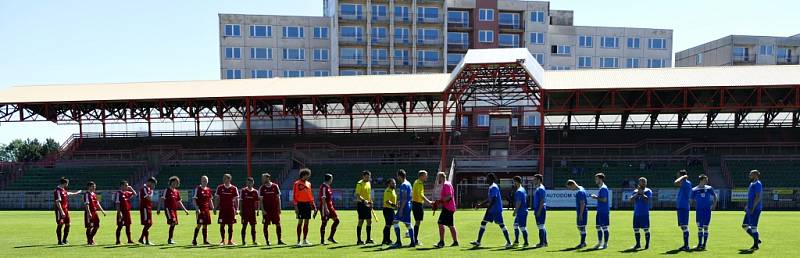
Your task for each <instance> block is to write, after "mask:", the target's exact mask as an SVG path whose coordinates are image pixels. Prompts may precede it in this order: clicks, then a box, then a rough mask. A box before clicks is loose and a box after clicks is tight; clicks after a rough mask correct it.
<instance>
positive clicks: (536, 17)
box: [531, 11, 544, 23]
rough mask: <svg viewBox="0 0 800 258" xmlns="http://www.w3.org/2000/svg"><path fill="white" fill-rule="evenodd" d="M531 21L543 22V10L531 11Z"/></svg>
mask: <svg viewBox="0 0 800 258" xmlns="http://www.w3.org/2000/svg"><path fill="white" fill-rule="evenodd" d="M531 22H534V23H544V12H542V11H533V12H531Z"/></svg>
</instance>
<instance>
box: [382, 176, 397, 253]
mask: <svg viewBox="0 0 800 258" xmlns="http://www.w3.org/2000/svg"><path fill="white" fill-rule="evenodd" d="M395 187H397V185H396V183H395V181H394V179H393V178H389V180H387V181H386V190H383V221H384V222H385V223H386V225H385V226H383V241H381V244H384V245H391V244H392V239H391V237H390V236H389V232H390V230H391V228H392V221H393V220H394V209H395V208H397V193H395V191H394V188H395Z"/></svg>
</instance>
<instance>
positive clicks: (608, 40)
mask: <svg viewBox="0 0 800 258" xmlns="http://www.w3.org/2000/svg"><path fill="white" fill-rule="evenodd" d="M600 47H601V48H619V38H617V37H602V38H600Z"/></svg>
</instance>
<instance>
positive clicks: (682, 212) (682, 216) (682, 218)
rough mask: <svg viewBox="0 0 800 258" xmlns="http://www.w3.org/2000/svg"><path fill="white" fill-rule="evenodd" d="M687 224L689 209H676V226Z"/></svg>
mask: <svg viewBox="0 0 800 258" xmlns="http://www.w3.org/2000/svg"><path fill="white" fill-rule="evenodd" d="M686 225H689V209H685V208H680V209H678V226H686Z"/></svg>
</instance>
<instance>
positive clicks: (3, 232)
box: [0, 210, 800, 258]
mask: <svg viewBox="0 0 800 258" xmlns="http://www.w3.org/2000/svg"><path fill="white" fill-rule="evenodd" d="M133 214H134V218H133V221H134V223H135V222H138V212H133ZM190 214H191V212H190ZM339 214H340V217H341V219H342V222H341V224H340V225H339V230H338V232H337V233H336V239H337V240H338V241H339V244H336V245H325V246H322V245H318V243H319V225H320V221H319V219H317V220H314V221H312V223H311V228H310V229H309V231H310V232H309V240H310V241H311V242H312V243H313V244H314V245H313V246H310V247H302V248H296V247H294V246H291V245H289V246H272V247H266V246H263V243H264V240H263V238H262V237H261V225H257V227H258V236H259V237H258V241H259V242H260V243H261V244H262V246H245V247H241V246H236V247H219V246H208V247H192V246H190V242H191V238H192V233H193V229H194V214H191V215H189V216H185V215H183V214H181V216H180V221H181V224H180V225H179V226H178V227H177V228H176V232H175V235H176V237H175V240H176V241H177V245H174V246H166V245H164V243H165V242H166V230H167V226H166V225H165V224H164V216H163V214H162V215H161V216H155V218H156V221H155V225H154V226H153V228H152V229H151V233H150V234H151V238H152V239H153V242H155V243H156V244H157V245H156V246H140V245H122V246H115V245H114V230H115V228H116V225H115V223H114V213H113V212H110V213H109V214H108V216H106V217H102V218H101V225H102V226H101V228H100V231H99V232H98V233H97V237H96V239H95V240H96V242H97V243H98V245H97V246H93V247H88V246H86V245H85V242H86V239H85V236H84V228H83V224H82V221H83V213H82V212H81V211H77V212H76V211H72V213H71V215H72V220H73V225H72V230H71V232H70V237H69V240H70V245H69V246H57V245H55V243H56V239H55V233H54V230H55V224H54V218H53V212H52V211H1V212H0V236H2V238H0V256H2V257H14V258H21V257H82V258H87V257H128V258H133V257H148V258H154V257H190V256H200V255H202V256H205V257H221V256H222V255H225V256H226V257H256V256H258V257H264V256H272V257H348V258H352V257H445V256H447V257H490V256H491V257H493V258H500V257H521V256H545V257H598V256H603V257H633V256H638V257H642V256H646V257H679V256H680V257H689V256H702V257H732V256H738V255H740V254H741V253H746V252H742V251H741V250H742V249H746V248H748V247H750V245H751V243H752V240H751V238H750V237H749V236H747V234H746V233H745V232H743V231H742V229H741V220H742V216H743V212H735V211H719V212H715V213H714V215H713V219H712V222H711V234H710V237H709V240H708V242H709V243H708V250H707V251H703V252H691V253H684V252H678V253H676V252H673V251H672V250H674V249H676V248H677V247H679V246H680V245H681V243H682V240H681V232H680V230H679V229H678V227H677V226H676V225H675V224H676V221H675V212H674V211H654V212H653V213H652V214H651V222H652V225H653V227H652V228H651V232H652V234H653V235H652V241H653V243H652V245H651V248H650V250H644V251H640V252H635V253H628V252H624V250H625V249H627V248H629V247H631V246H632V245H633V243H634V238H633V230H632V228H631V217H632V211H612V213H611V218H612V224H611V241H610V244H609V249H607V250H599V251H585V250H577V251H569V250H567V249H568V248H570V247H573V246H575V245H576V244H577V243H578V240H579V239H578V232H577V229H576V228H575V225H574V220H575V213H574V212H573V211H549V212H548V220H547V230H548V235H549V242H550V246H549V247H547V248H542V249H521V248H517V249H510V250H507V249H503V248H502V247H501V246H502V244H503V243H504V241H503V238H502V234H501V232H500V230H499V229H498V227H497V226H495V225H489V226H488V227H487V231H486V235H485V236H484V241H483V246H482V247H481V248H480V249H472V248H471V246H470V245H469V242H470V241H473V240H475V237H476V234H477V230H478V227H479V224H480V220H481V218H482V215H483V211H475V210H461V211H458V212H457V213H456V216H455V218H456V225H457V227H458V230H459V238H460V239H459V240H460V243H461V246H460V247H446V248H443V249H432V248H431V246H432V245H433V244H435V243H436V242H437V241H438V229H437V226H436V219H435V217H432V216H431V212H430V211H427V212H426V217H425V220H424V223H423V225H422V230H421V234H420V240H421V241H422V244H423V246H422V247H418V248H416V249H411V248H403V249H384V248H381V247H379V246H355V245H354V244H355V225H356V224H355V223H356V220H355V212H354V211H340V212H339ZM437 216H438V214H437ZM589 218H590V219H589V221H590V224H589V229H588V230H589V231H588V236H587V243H588V244H589V245H590V246H592V245H594V244H595V243H596V241H597V235H596V234H595V232H594V226H593V221H594V219H593V218H594V214H593V212H590V214H589ZM282 219H283V220H282V222H283V224H284V226H283V237H284V241H285V242H287V243H289V244H291V243H295V237H296V236H295V226H296V221H295V220H294V219H293V212H291V211H285V212H283V218H282ZM505 220H506V221H507V222H511V221H512V217H511V212H505ZM528 220H529V224H531V225H529V231H530V237H531V240H530V241H531V242H532V244H535V243H536V242H537V241H538V238H537V233H536V231H535V230H536V229H535V226H532V224H533V218H530V217H529V218H528ZM693 221H694V219H693V218H692V220H691V224H694V222H693ZM328 225H329V226H330V223H329V224H328ZM798 225H800V212H781V211H766V212H764V213H762V215H761V225H760V227H759V231H760V233H761V237H762V239H763V242H764V243H763V246H762V247H761V250H758V251H755V252H754V253H753V254H752V255H756V256H763V257H796V256H797V253H795V251H794V249H795V248H798V246H797V244H798V243H800V237H798V235H797V230H798V229H800V227H798ZM382 228H383V221H381V222H380V223H378V225H377V226H373V229H372V233H373V238H374V239H375V240H376V241H380V240H381V230H382ZM401 228H402V229H403V230H405V229H404V228H405V227H401ZM239 229H240V225H236V226H235V233H234V236H235V237H234V239H235V242H237V243H241V239H240V236H239V233H240V232H239ZM140 230H141V226H140V225H137V224H134V225H133V228H132V231H133V238H134V241H135V240H136V239H137V238H138V237H139V232H140ZM509 231H510V232H509V233H510V234H511V237H512V240H513V230H512V229H511V228H509ZM270 234H273V235H272V236H271V240H272V241H273V243H274V242H275V238H274V229H273V228H271V229H270ZM392 234H394V232H392ZM123 235H124V233H123ZM123 238H124V236H123ZM209 238H210V242H212V243H217V242H219V227H218V225H210V226H209ZM520 238H521V236H520ZM123 242H124V240H123ZM248 242H249V241H248ZM404 242H405V244H407V243H408V239H404ZM445 242H446V243H447V244H448V245H449V244H450V242H451V240H450V236H449V232H447V231H446V236H445ZM696 244H697V236H696V230H695V229H694V228H692V233H691V245H692V246H694V245H696Z"/></svg>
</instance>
